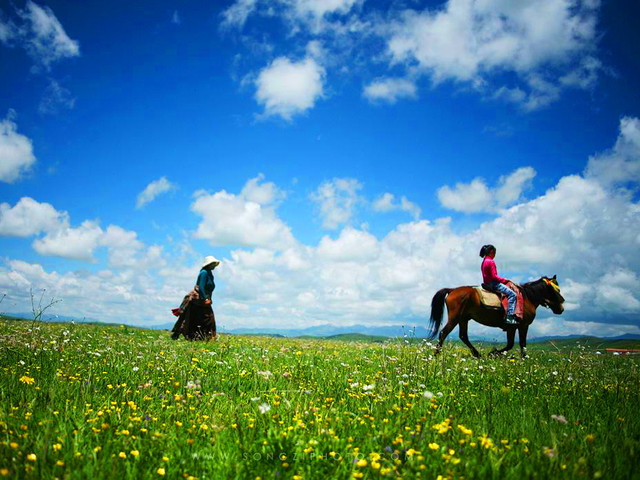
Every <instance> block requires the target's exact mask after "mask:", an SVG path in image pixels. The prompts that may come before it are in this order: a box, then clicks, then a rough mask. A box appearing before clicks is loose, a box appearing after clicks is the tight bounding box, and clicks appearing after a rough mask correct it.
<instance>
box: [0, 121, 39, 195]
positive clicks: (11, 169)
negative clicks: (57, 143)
mask: <svg viewBox="0 0 640 480" xmlns="http://www.w3.org/2000/svg"><path fill="white" fill-rule="evenodd" d="M14 119H15V112H14V111H13V110H9V113H8V114H7V116H6V118H5V119H4V120H2V121H1V122H0V181H2V182H7V183H13V182H16V181H18V180H19V179H20V178H22V176H23V175H25V174H26V173H28V172H29V171H30V170H31V168H32V167H33V165H34V164H35V163H36V157H35V155H34V154H33V144H32V143H31V140H30V139H29V138H28V137H27V136H25V135H22V134H21V133H18V126H17V125H16V123H15V121H14Z"/></svg>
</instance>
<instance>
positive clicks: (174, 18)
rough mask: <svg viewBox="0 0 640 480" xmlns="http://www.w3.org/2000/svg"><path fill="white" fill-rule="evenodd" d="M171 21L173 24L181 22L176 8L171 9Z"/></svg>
mask: <svg viewBox="0 0 640 480" xmlns="http://www.w3.org/2000/svg"><path fill="white" fill-rule="evenodd" d="M171 23H173V24H174V25H180V24H181V23H182V20H181V19H180V15H179V14H178V11H177V10H174V11H173V15H172V16H171Z"/></svg>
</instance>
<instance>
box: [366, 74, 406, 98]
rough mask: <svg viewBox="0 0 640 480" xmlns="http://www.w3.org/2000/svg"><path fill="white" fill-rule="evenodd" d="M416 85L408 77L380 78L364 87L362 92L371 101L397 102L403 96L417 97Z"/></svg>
mask: <svg viewBox="0 0 640 480" xmlns="http://www.w3.org/2000/svg"><path fill="white" fill-rule="evenodd" d="M416 92H417V89H416V85H415V83H414V82H413V81H411V80H408V79H406V78H378V79H376V80H374V81H373V82H371V83H370V84H369V85H367V86H366V87H364V90H363V92H362V94H363V95H364V96H365V98H367V99H368V100H369V101H371V102H379V101H381V102H386V103H396V102H397V101H398V100H399V99H401V98H415V97H416Z"/></svg>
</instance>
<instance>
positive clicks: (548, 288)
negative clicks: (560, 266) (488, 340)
mask: <svg viewBox="0 0 640 480" xmlns="http://www.w3.org/2000/svg"><path fill="white" fill-rule="evenodd" d="M520 289H521V291H522V297H523V300H524V318H523V319H522V320H521V321H520V323H519V324H518V325H509V324H506V323H505V319H504V310H503V309H495V308H487V307H485V306H483V305H482V303H480V297H479V295H478V292H477V291H476V289H475V288H473V287H458V288H443V289H442V290H439V291H438V293H436V294H435V295H434V296H433V299H432V300H431V321H430V326H431V338H435V336H436V335H437V334H438V331H439V330H440V322H442V314H443V312H444V304H445V300H446V303H447V310H448V312H449V321H448V322H447V324H446V325H445V326H444V328H443V329H442V331H441V332H440V337H439V339H438V346H437V347H436V353H439V352H440V350H441V349H442V343H443V342H444V340H445V338H447V335H449V334H450V333H451V331H452V330H453V329H454V328H456V326H458V325H459V327H460V340H462V341H463V342H464V343H465V345H466V346H467V347H469V349H470V350H471V353H473V356H474V357H476V358H479V357H480V353H479V352H478V350H476V349H475V347H474V346H473V345H472V344H471V342H470V341H469V337H468V336H467V331H468V326H469V320H475V321H476V322H478V323H481V324H482V325H486V326H488V327H499V328H502V329H503V330H505V331H506V332H507V346H506V347H505V348H502V349H500V350H495V349H494V350H493V351H492V352H491V353H490V354H500V353H503V352H508V351H509V350H511V349H512V348H513V341H514V338H515V335H516V330H518V334H519V335H518V336H519V340H520V353H521V354H522V356H523V357H525V356H526V347H527V332H528V330H529V325H531V323H532V322H533V320H534V318H535V317H536V309H537V308H538V307H539V306H540V305H542V306H543V307H547V308H550V309H551V311H553V313H555V314H556V315H560V314H561V313H562V312H563V311H564V306H563V305H562V304H563V303H564V298H563V297H562V295H561V294H560V286H559V285H558V281H557V280H556V276H555V275H554V276H553V278H548V277H542V278H540V279H539V280H536V281H535V282H529V283H525V284H524V285H520Z"/></svg>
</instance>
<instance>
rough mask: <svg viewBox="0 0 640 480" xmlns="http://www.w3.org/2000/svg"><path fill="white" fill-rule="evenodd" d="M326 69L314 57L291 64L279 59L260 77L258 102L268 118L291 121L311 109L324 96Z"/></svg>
mask: <svg viewBox="0 0 640 480" xmlns="http://www.w3.org/2000/svg"><path fill="white" fill-rule="evenodd" d="M324 76H325V70H324V68H323V67H322V66H321V65H319V64H318V63H317V62H316V60H314V59H313V58H306V59H303V60H300V61H299V62H292V61H291V60H289V59H288V58H286V57H278V58H276V59H275V60H274V61H273V62H271V64H269V66H267V67H265V68H264V69H263V70H262V71H261V72H260V73H259V75H258V77H257V79H256V81H255V84H256V88H257V90H256V100H257V101H258V103H260V104H261V105H263V106H264V113H265V115H266V116H273V115H277V116H280V117H282V118H284V119H285V120H291V119H292V117H294V116H295V115H299V114H301V113H304V112H305V111H306V110H308V109H310V108H312V107H313V106H314V105H315V103H316V101H317V100H318V99H319V98H321V97H322V96H323V84H324Z"/></svg>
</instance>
